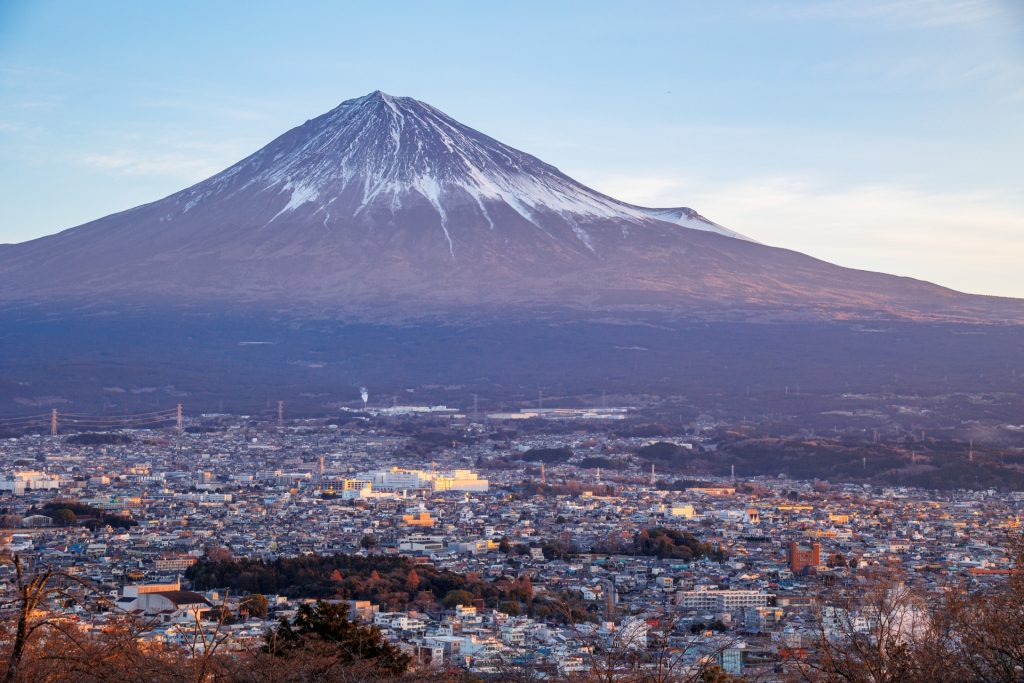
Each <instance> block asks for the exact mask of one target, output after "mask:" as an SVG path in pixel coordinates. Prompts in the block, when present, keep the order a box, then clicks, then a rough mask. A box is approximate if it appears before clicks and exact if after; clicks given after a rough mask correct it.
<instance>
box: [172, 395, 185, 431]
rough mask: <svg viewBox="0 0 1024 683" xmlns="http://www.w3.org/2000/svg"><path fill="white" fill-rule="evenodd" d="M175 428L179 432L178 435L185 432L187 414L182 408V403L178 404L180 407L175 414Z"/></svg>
mask: <svg viewBox="0 0 1024 683" xmlns="http://www.w3.org/2000/svg"><path fill="white" fill-rule="evenodd" d="M174 428H175V430H177V432H178V436H181V435H182V434H184V433H185V416H184V413H183V412H182V410H181V404H180V403H179V404H178V409H177V411H176V412H175V415H174Z"/></svg>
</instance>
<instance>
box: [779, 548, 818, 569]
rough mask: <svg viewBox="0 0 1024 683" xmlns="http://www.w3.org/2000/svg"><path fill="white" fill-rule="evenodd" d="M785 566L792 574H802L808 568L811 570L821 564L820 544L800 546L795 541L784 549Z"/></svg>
mask: <svg viewBox="0 0 1024 683" xmlns="http://www.w3.org/2000/svg"><path fill="white" fill-rule="evenodd" d="M786 564H787V565H789V569H790V571H792V572H793V573H794V574H801V573H803V572H804V571H805V570H806V569H807V568H808V567H810V568H811V569H813V568H814V567H817V566H818V565H820V564H821V544H820V543H811V544H810V545H809V546H808V545H802V544H800V543H797V542H796V541H792V542H790V544H789V548H787V549H786Z"/></svg>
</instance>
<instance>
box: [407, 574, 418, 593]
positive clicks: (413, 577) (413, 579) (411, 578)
mask: <svg viewBox="0 0 1024 683" xmlns="http://www.w3.org/2000/svg"><path fill="white" fill-rule="evenodd" d="M419 587H420V575H419V574H417V573H416V570H415V569H410V570H409V573H408V574H406V575H405V589H406V590H407V591H409V592H410V593H415V592H416V589H417V588H419Z"/></svg>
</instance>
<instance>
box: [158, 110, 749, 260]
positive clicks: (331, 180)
mask: <svg viewBox="0 0 1024 683" xmlns="http://www.w3.org/2000/svg"><path fill="white" fill-rule="evenodd" d="M253 190H255V191H257V192H259V193H261V194H265V195H269V196H272V197H275V198H276V199H277V200H282V199H283V201H284V203H283V206H282V208H281V209H280V210H279V211H278V212H277V213H275V214H274V216H273V217H272V218H271V219H270V222H273V221H274V220H277V219H279V218H281V217H282V216H285V215H286V214H288V213H289V212H294V211H296V210H298V209H300V208H303V207H307V205H309V206H308V207H307V208H311V209H312V210H313V212H314V213H318V214H322V219H323V223H324V224H325V225H326V224H330V223H331V222H332V221H334V220H335V219H336V218H337V217H340V216H345V217H358V216H360V215H361V214H364V213H366V212H368V211H370V210H371V209H373V208H383V209H385V210H389V211H391V212H392V213H394V212H396V211H398V210H399V209H401V208H402V207H407V206H409V204H410V203H415V202H418V201H419V202H422V201H426V202H427V203H428V204H429V205H430V206H431V207H432V208H433V210H434V212H436V214H437V217H438V220H439V227H440V228H441V233H443V236H444V239H445V242H446V244H447V246H448V248H449V252H450V253H452V255H454V252H455V244H454V243H453V241H452V237H451V235H450V233H449V232H448V230H447V225H446V223H447V212H446V206H448V205H450V204H451V203H458V202H460V201H461V202H463V203H470V204H472V205H475V211H474V212H475V213H476V214H477V218H478V219H481V220H482V221H483V222H484V223H486V224H487V225H488V227H489V228H491V229H494V228H495V223H494V217H493V216H492V215H491V213H490V212H489V211H488V205H493V204H495V203H498V204H503V205H504V206H506V207H509V208H511V209H512V210H513V211H514V212H515V213H516V214H518V216H519V217H520V218H521V219H522V220H523V221H525V222H527V223H529V224H531V225H533V226H535V227H536V228H537V229H539V230H541V231H542V232H546V231H547V230H548V228H549V227H550V226H549V225H547V224H546V222H545V220H544V218H543V217H544V216H548V217H551V216H558V217H561V218H562V219H563V220H565V221H567V222H568V223H569V225H570V229H571V232H572V236H574V237H575V239H577V240H579V242H580V243H581V244H583V245H584V246H585V247H587V248H588V249H591V250H592V249H593V244H592V242H591V241H590V240H589V234H588V233H587V231H586V230H585V229H584V228H583V227H581V226H580V225H579V222H580V220H581V219H582V220H584V221H587V220H594V219H604V220H625V221H629V222H632V223H636V222H639V223H647V222H651V219H654V220H659V221H660V220H664V221H666V222H670V223H674V224H677V225H682V226H683V227H695V228H696V229H699V230H709V231H712V232H718V233H719V234H723V235H727V236H730V237H732V236H736V235H737V233H733V232H732V231H729V230H726V229H724V228H721V227H720V226H717V225H715V224H714V223H711V222H710V221H706V220H705V219H702V218H700V217H699V216H698V215H697V214H696V212H694V211H692V210H690V209H672V210H651V209H645V208H642V207H636V206H631V205H629V204H626V203H623V202H620V201H617V200H615V199H612V198H611V197H607V196H605V195H603V194H601V193H599V192H596V191H594V190H591V189H590V188H588V187H586V186H584V185H581V184H580V183H578V182H576V181H575V180H573V179H572V178H569V177H568V176H566V175H564V174H563V173H561V172H560V171H559V170H558V169H556V168H555V167H553V166H550V165H548V164H546V163H544V162H542V161H540V160H539V159H537V158H536V157H533V156H531V155H529V154H526V153H524V152H520V151H519V150H516V149H513V148H511V147H508V146H507V145H503V144H502V143H500V142H498V141H497V140H494V139H492V138H490V137H487V136H486V135H483V134H481V133H479V132H477V131H475V130H473V129H471V128H469V127H467V126H464V125H462V124H461V123H459V122H458V121H455V120H454V119H452V118H451V117H449V116H448V115H446V114H444V113H443V112H441V111H439V110H437V109H435V108H434V107H431V106H430V105H428V104H425V103H423V102H419V101H417V100H414V99H412V98H409V97H392V96H390V95H386V94H384V93H382V92H379V91H377V92H374V93H371V94H369V95H366V96H365V97H360V98H357V99H354V100H348V101H346V102H343V103H342V104H341V105H339V106H338V107H337V108H335V109H333V110H332V111H330V112H328V113H326V114H324V115H323V116H320V117H318V118H316V119H313V120H311V121H308V122H306V124H304V125H303V126H300V127H299V128H296V129H294V130H292V131H290V132H289V133H287V134H285V135H283V136H281V137H280V138H278V139H277V140H275V141H273V142H272V143H271V144H269V145H268V146H267V147H265V148H263V149H261V150H260V151H258V152H257V153H256V154H254V155H252V156H250V157H248V158H247V159H244V160H242V161H241V162H239V163H238V164H235V165H234V166H232V167H230V168H228V169H227V170H225V171H224V172H222V173H220V174H218V175H216V176H214V177H213V178H211V179H210V180H209V181H207V182H204V183H201V184H200V185H197V186H195V187H193V188H190V189H189V190H186V191H185V192H182V193H180V194H179V195H178V196H177V198H176V201H177V202H178V203H179V205H180V207H181V212H182V213H185V212H188V211H191V210H194V209H196V208H201V207H202V206H203V205H204V204H207V203H217V202H222V201H224V200H225V199H230V198H231V197H233V196H240V195H244V194H245V193H246V192H247V191H253ZM339 202H340V203H339ZM659 211H668V212H682V213H680V214H679V216H686V217H687V218H686V220H681V219H680V218H679V216H675V215H670V214H669V213H666V214H665V215H664V216H662V215H659V213H658V212H659ZM332 215H333V216H334V217H335V218H332ZM693 217H696V219H693V220H691V219H692V218H693ZM687 221H689V223H692V225H688V224H687ZM441 233H439V235H438V236H439V237H440V235H441Z"/></svg>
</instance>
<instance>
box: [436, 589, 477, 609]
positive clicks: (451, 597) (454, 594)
mask: <svg viewBox="0 0 1024 683" xmlns="http://www.w3.org/2000/svg"><path fill="white" fill-rule="evenodd" d="M441 604H442V605H444V606H445V607H449V608H450V607H455V606H456V605H472V604H473V594H472V593H470V592H469V591H464V590H458V589H456V590H450V591H448V592H447V593H446V594H445V596H444V599H443V600H441Z"/></svg>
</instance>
